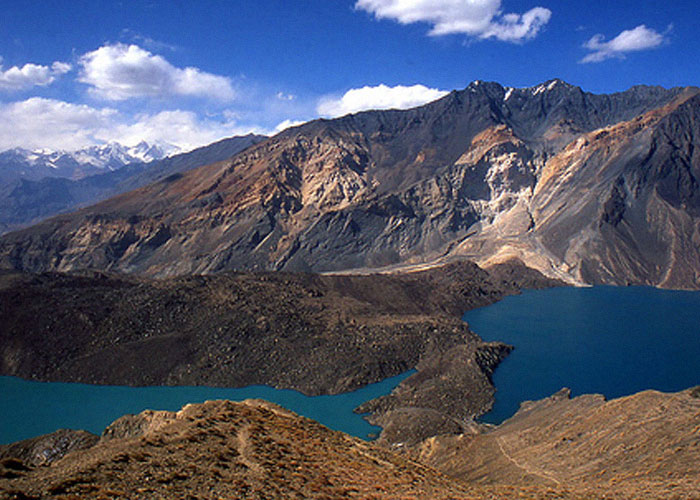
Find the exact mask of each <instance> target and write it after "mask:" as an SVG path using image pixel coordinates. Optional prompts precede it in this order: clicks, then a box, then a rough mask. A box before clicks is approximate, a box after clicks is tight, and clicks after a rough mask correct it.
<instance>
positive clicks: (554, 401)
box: [414, 388, 700, 499]
mask: <svg viewBox="0 0 700 500" xmlns="http://www.w3.org/2000/svg"><path fill="white" fill-rule="evenodd" d="M414 458H418V459H419V460H420V461H421V462H423V463H426V464H429V465H431V466H433V467H435V468H437V469H439V470H441V471H443V472H445V473H446V474H448V475H450V476H452V477H455V478H458V479H460V480H463V481H466V482H469V483H470V484H474V483H476V484H484V485H487V484H490V485H504V484H506V485H511V486H513V487H520V486H525V485H541V486H548V487H552V488H555V489H558V488H568V489H569V490H572V491H576V492H579V493H581V494H582V495H584V496H585V497H590V498H597V497H605V498H611V499H613V498H615V499H617V498H630V499H631V498H669V499H670V498H674V499H697V498H700V390H698V388H695V389H693V390H686V391H682V392H679V393H675V394H665V393H661V392H657V391H644V392H640V393H638V394H635V395H632V396H627V397H623V398H618V399H614V400H611V401H605V399H604V398H603V397H602V396H600V395H584V396H579V397H576V398H574V399H569V393H568V391H566V390H563V391H560V392H559V393H557V394H555V395H554V396H552V397H550V398H547V399H544V400H541V401H537V402H528V403H524V404H523V405H522V407H521V409H520V410H519V411H518V413H516V415H515V416H513V417H512V418H511V419H509V420H507V421H506V422H504V423H503V424H502V425H500V426H499V427H497V428H495V429H494V430H492V431H490V432H486V433H483V434H472V435H461V436H454V435H453V436H438V437H434V438H430V439H428V440H426V441H425V442H424V443H422V445H420V446H419V447H417V449H416V454H415V455H414Z"/></svg>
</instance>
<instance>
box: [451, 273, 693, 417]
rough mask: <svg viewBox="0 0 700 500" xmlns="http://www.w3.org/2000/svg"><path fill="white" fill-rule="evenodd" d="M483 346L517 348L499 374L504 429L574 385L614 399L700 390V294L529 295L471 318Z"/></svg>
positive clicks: (615, 290)
mask: <svg viewBox="0 0 700 500" xmlns="http://www.w3.org/2000/svg"><path fill="white" fill-rule="evenodd" d="M464 320H465V321H467V322H468V323H469V325H470V326H471V328H472V330H473V331H475V332H476V333H477V334H478V335H480V336H481V337H482V338H483V339H484V340H500V341H503V342H506V343H509V344H512V345H514V346H515V350H514V351H513V352H512V353H511V354H510V355H509V356H508V357H507V358H506V359H505V360H504V361H503V363H501V364H500V365H499V366H498V367H497V368H496V371H495V373H494V376H493V380H494V384H495V386H496V390H497V392H496V402H495V405H494V408H493V410H492V411H491V412H490V413H488V414H486V415H484V417H483V418H482V420H484V421H486V422H490V423H500V422H502V421H503V420H505V419H506V418H509V417H511V416H512V415H513V414H514V413H515V412H516V411H517V409H518V407H519V405H520V402H521V401H526V400H536V399H541V398H544V397H547V396H550V395H552V394H553V393H554V392H556V391H558V390H559V389H561V388H562V387H568V388H570V389H571V391H572V395H574V396H576V395H580V394H585V393H599V394H603V395H605V396H606V397H607V398H615V397H619V396H625V395H629V394H633V393H635V392H639V391H642V390H646V389H656V390H660V391H664V392H675V391H680V390H683V389H687V388H689V387H693V386H696V385H700V292H684V291H670V290H658V289H655V288H648V287H589V288H570V287H567V288H552V289H548V290H539V291H526V292H524V293H523V294H522V295H517V296H512V297H506V298H505V299H504V300H502V301H501V302H498V303H496V304H494V305H491V306H488V307H483V308H480V309H475V310H472V311H469V312H468V313H466V314H465V315H464Z"/></svg>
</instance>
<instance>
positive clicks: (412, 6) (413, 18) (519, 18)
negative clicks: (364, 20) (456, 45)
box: [355, 0, 552, 42]
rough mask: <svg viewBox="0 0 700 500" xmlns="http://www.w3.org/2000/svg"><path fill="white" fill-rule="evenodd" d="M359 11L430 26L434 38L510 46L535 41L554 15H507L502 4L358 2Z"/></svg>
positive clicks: (485, 0) (478, 0)
mask: <svg viewBox="0 0 700 500" xmlns="http://www.w3.org/2000/svg"><path fill="white" fill-rule="evenodd" d="M355 8H356V9H361V10H365V11H367V12H369V13H371V14H374V15H375V17H376V18H377V19H393V20H395V21H398V22H399V23H401V24H411V23H416V22H425V23H429V24H431V25H432V28H431V29H430V31H429V32H428V33H429V34H430V35H433V36H438V35H449V34H454V33H464V34H467V35H470V36H473V37H476V38H495V39H497V40H502V41H506V42H521V41H524V40H528V39H531V38H534V37H535V36H536V35H537V34H538V33H539V31H540V30H541V29H542V27H543V26H544V25H545V24H547V22H549V19H550V17H551V15H552V12H551V11H550V10H549V9H545V8H544V7H535V8H533V9H531V10H529V11H527V12H525V13H524V14H513V13H507V14H503V13H502V11H501V0H357V3H355Z"/></svg>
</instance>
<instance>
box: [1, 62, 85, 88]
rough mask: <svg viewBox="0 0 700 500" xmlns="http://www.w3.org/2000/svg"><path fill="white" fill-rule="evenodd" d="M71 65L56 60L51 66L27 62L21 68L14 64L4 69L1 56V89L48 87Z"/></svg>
mask: <svg viewBox="0 0 700 500" xmlns="http://www.w3.org/2000/svg"><path fill="white" fill-rule="evenodd" d="M71 69H72V67H71V65H70V64H68V63H64V62H61V61H56V62H54V63H53V64H52V65H51V66H42V65H40V64H32V63H27V64H25V65H24V66H22V67H21V68H20V67H19V66H12V67H11V68H9V69H3V67H2V58H0V89H3V90H24V89H28V88H31V87H46V86H47V85H50V84H51V83H53V82H54V80H56V78H57V77H58V76H60V75H63V74H65V73H68V72H69V71H70V70H71Z"/></svg>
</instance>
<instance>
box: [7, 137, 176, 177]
mask: <svg viewBox="0 0 700 500" xmlns="http://www.w3.org/2000/svg"><path fill="white" fill-rule="evenodd" d="M178 151H179V148H178V147H176V146H173V145H172V144H166V143H159V144H148V143H147V142H145V141H142V142H140V143H139V144H137V145H135V146H131V147H128V146H124V145H122V144H119V143H117V142H110V143H107V144H103V145H99V146H90V147H87V148H84V149H80V150H77V151H51V150H46V149H36V150H28V149H24V148H14V149H9V150H7V151H4V152H2V153H0V180H2V181H4V182H8V181H11V180H15V179H30V180H38V179H41V178H43V177H66V178H70V179H80V178H83V177H87V176H90V175H94V174H98V173H101V172H104V171H107V170H117V169H119V168H121V167H123V166H124V165H127V164H129V163H147V162H150V161H154V160H160V159H162V158H165V157H167V156H171V155H173V154H175V153H177V152H178Z"/></svg>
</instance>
